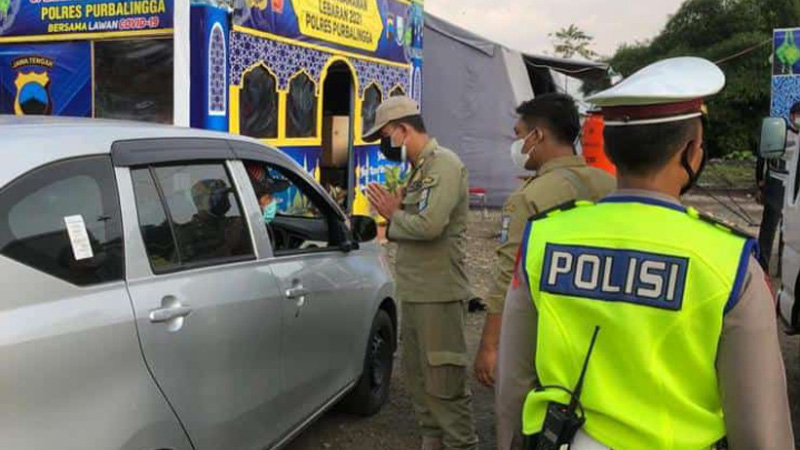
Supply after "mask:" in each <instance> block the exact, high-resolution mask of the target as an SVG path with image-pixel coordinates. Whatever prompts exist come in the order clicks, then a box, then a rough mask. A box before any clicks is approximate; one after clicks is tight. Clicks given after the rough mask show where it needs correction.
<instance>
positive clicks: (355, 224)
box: [350, 216, 378, 242]
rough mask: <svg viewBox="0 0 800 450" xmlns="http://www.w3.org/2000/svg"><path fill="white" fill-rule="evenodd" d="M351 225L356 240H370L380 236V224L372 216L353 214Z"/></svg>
mask: <svg viewBox="0 0 800 450" xmlns="http://www.w3.org/2000/svg"><path fill="white" fill-rule="evenodd" d="M350 225H351V229H352V230H353V238H354V239H355V240H356V242H369V241H371V240H373V239H375V238H376V237H378V225H377V224H376V223H375V219H373V218H372V217H369V216H353V217H351V218H350Z"/></svg>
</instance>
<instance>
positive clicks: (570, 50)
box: [548, 24, 597, 60]
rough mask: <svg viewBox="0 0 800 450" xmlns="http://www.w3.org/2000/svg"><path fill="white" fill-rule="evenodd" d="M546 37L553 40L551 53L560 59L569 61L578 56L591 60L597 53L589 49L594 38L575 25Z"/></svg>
mask: <svg viewBox="0 0 800 450" xmlns="http://www.w3.org/2000/svg"><path fill="white" fill-rule="evenodd" d="M548 36H549V37H550V38H554V40H553V52H554V53H555V54H556V55H558V56H560V57H562V58H567V59H569V58H572V57H574V56H575V55H578V56H581V57H583V58H585V59H589V60H591V59H594V58H596V57H597V53H596V52H595V51H594V50H592V49H591V48H589V47H590V46H591V45H592V43H593V42H594V37H592V36H589V35H588V34H586V33H585V32H583V30H581V29H580V28H578V27H577V26H575V24H570V26H568V27H566V28H562V29H560V30H558V31H556V32H555V33H550V34H549V35H548Z"/></svg>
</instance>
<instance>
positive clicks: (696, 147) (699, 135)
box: [686, 124, 706, 170]
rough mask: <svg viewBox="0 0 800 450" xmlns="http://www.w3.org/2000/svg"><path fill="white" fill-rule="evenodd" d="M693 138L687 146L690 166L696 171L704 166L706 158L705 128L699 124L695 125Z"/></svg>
mask: <svg viewBox="0 0 800 450" xmlns="http://www.w3.org/2000/svg"><path fill="white" fill-rule="evenodd" d="M693 130H694V133H693V138H692V139H691V140H690V141H689V142H688V143H687V144H686V145H687V151H688V155H687V156H688V157H689V164H691V166H692V168H693V169H694V170H699V169H700V167H701V166H702V165H703V159H704V158H705V155H704V153H705V151H706V150H705V148H704V144H703V142H704V141H703V127H702V126H700V125H699V124H695V127H694V128H693Z"/></svg>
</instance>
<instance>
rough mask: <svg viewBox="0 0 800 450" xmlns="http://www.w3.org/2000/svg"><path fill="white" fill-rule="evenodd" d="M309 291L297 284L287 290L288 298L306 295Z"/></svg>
mask: <svg viewBox="0 0 800 450" xmlns="http://www.w3.org/2000/svg"><path fill="white" fill-rule="evenodd" d="M307 294H308V291H307V290H306V289H305V288H304V287H303V286H295V287H293V288H289V289H287V290H286V298H299V297H305V296H306V295H307Z"/></svg>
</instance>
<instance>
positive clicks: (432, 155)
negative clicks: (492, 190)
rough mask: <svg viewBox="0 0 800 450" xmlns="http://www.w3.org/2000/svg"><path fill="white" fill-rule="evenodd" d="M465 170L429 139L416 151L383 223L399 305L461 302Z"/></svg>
mask: <svg viewBox="0 0 800 450" xmlns="http://www.w3.org/2000/svg"><path fill="white" fill-rule="evenodd" d="M467 191H468V185H467V168H466V167H464V164H463V163H462V162H461V160H460V159H459V158H458V156H457V155H456V154H455V153H453V152H452V151H450V150H448V149H446V148H444V147H441V146H439V144H438V143H437V142H436V140H435V139H431V140H430V142H428V145H427V146H426V147H425V149H424V150H423V151H422V154H421V155H420V158H419V160H418V161H417V165H416V167H415V168H414V170H413V172H412V174H411V178H410V179H409V181H408V186H407V187H406V190H405V195H404V197H403V206H402V210H400V211H397V212H396V213H395V214H394V215H393V216H392V219H391V221H390V222H389V228H388V230H387V232H386V235H387V237H388V238H389V240H392V241H396V242H397V256H396V258H395V262H396V264H395V270H396V281H397V298H398V300H399V301H401V302H416V303H435V302H451V301H463V300H467V299H468V298H469V296H470V289H469V282H468V280H467V273H466V233H467V213H468V212H469V193H468V192H467Z"/></svg>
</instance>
